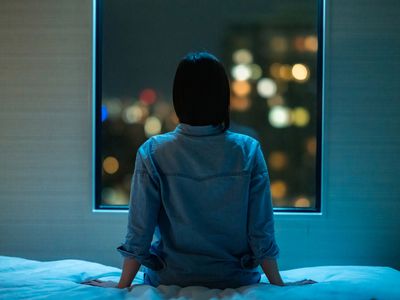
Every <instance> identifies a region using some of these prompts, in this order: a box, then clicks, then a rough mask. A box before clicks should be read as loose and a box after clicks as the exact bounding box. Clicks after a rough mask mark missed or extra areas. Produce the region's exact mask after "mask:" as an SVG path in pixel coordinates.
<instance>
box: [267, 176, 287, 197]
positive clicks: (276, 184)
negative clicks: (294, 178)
mask: <svg viewBox="0 0 400 300" xmlns="http://www.w3.org/2000/svg"><path fill="white" fill-rule="evenodd" d="M270 189H271V196H272V197H273V198H283V197H285V196H286V193H287V184H286V182H284V181H283V180H274V181H272V182H271V185H270Z"/></svg>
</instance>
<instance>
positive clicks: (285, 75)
mask: <svg viewBox="0 0 400 300" xmlns="http://www.w3.org/2000/svg"><path fill="white" fill-rule="evenodd" d="M279 77H280V78H281V79H283V80H286V81H288V80H292V79H293V76H292V67H291V66H290V65H288V64H285V65H281V66H280V67H279Z"/></svg>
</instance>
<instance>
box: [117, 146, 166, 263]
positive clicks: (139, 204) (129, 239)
mask: <svg viewBox="0 0 400 300" xmlns="http://www.w3.org/2000/svg"><path fill="white" fill-rule="evenodd" d="M146 152H147V151H145V148H144V147H140V148H139V150H138V152H137V154H136V163H135V170H134V173H133V176H132V182H131V191H130V202H129V214H128V228H127V235H126V239H125V243H123V244H122V245H121V246H119V247H118V248H117V250H118V251H119V252H120V253H121V255H123V256H124V257H132V258H135V259H136V260H137V261H138V262H139V263H141V264H143V265H144V266H147V267H149V268H150V269H153V270H160V269H162V268H164V267H165V262H164V261H163V260H162V259H161V257H159V256H158V255H157V254H156V253H155V251H153V250H155V249H153V248H152V247H151V242H152V239H153V234H154V231H155V228H156V226H157V223H158V214H159V210H160V206H161V197H160V192H159V182H158V180H157V178H156V176H154V173H153V172H152V171H151V169H149V164H148V163H145V162H144V159H143V157H146V160H148V159H150V158H149V156H148V155H147V153H146Z"/></svg>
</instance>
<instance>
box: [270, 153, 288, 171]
mask: <svg viewBox="0 0 400 300" xmlns="http://www.w3.org/2000/svg"><path fill="white" fill-rule="evenodd" d="M287 164H288V157H287V155H286V154H285V153H284V152H282V151H273V152H271V154H270V155H269V157H268V166H269V167H270V168H271V169H272V170H274V171H281V170H283V169H285V168H286V167H287Z"/></svg>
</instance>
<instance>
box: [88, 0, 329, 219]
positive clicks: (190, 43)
mask: <svg viewBox="0 0 400 300" xmlns="http://www.w3.org/2000/svg"><path fill="white" fill-rule="evenodd" d="M322 6H323V1H322V0H319V1H317V0H297V1H280V0H271V1H263V0H252V1H247V0H233V1H213V0H204V1H196V2H193V1H183V0H170V1H163V0H157V1H128V0H103V1H94V7H95V12H94V14H95V16H94V17H95V18H94V19H95V34H94V43H95V55H94V57H95V61H94V74H95V76H94V91H95V93H94V127H93V128H94V161H95V163H94V173H95V186H94V191H95V193H94V195H95V200H94V206H95V209H106V210H126V209H127V205H128V201H129V192H130V182H131V177H132V174H133V170H134V163H135V154H136V151H137V149H138V147H139V146H140V145H141V144H142V143H143V142H144V141H145V140H146V139H147V138H149V137H150V136H152V135H155V134H160V133H164V132H167V131H171V130H174V128H175V126H176V125H177V121H178V120H177V117H176V115H175V113H174V110H173V106H172V82H173V77H174V74H175V70H176V66H177V64H178V62H179V60H180V58H181V57H183V56H184V55H185V54H186V53H187V52H190V51H196V50H208V51H210V52H212V53H214V54H216V55H217V56H218V57H219V58H221V59H222V61H223V63H224V65H225V66H226V70H227V72H228V75H229V76H230V81H231V89H232V96H231V130H232V131H237V132H241V133H245V134H248V135H251V136H253V137H255V138H257V139H258V140H259V141H260V143H261V145H262V148H263V151H264V156H265V159H266V161H267V165H268V169H269V172H270V179H271V192H272V200H273V204H274V209H275V211H293V212H319V211H320V207H321V188H320V187H321V141H322V133H321V131H322V130H321V128H322V107H323V106H322V104H323V102H322V101H323V99H322V52H323V51H322V29H323V7H322Z"/></svg>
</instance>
